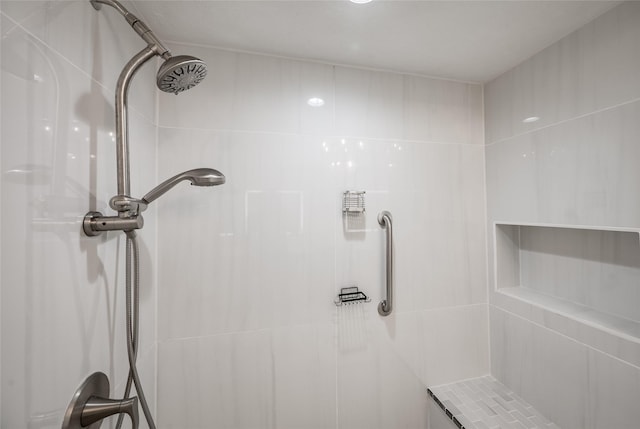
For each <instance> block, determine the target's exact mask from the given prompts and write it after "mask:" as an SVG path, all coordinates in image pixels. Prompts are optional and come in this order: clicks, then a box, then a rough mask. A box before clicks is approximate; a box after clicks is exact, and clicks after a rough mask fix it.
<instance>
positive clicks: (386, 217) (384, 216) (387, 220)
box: [378, 211, 393, 316]
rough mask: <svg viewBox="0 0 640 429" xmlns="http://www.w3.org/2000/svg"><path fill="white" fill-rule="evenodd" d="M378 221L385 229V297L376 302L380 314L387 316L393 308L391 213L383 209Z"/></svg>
mask: <svg viewBox="0 0 640 429" xmlns="http://www.w3.org/2000/svg"><path fill="white" fill-rule="evenodd" d="M378 223H379V224H380V226H382V227H383V228H386V230H387V288H386V289H387V297H386V299H383V300H382V301H380V304H378V313H380V316H388V315H389V314H391V310H393V228H392V227H391V213H389V212H388V211H383V212H380V214H378Z"/></svg>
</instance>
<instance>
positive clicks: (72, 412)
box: [62, 372, 139, 429]
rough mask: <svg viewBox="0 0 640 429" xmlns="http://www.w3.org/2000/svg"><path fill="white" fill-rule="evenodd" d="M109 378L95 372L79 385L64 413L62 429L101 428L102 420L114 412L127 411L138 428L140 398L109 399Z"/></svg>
mask: <svg viewBox="0 0 640 429" xmlns="http://www.w3.org/2000/svg"><path fill="white" fill-rule="evenodd" d="M108 396H109V379H108V378H107V376H106V375H105V374H104V373H102V372H94V373H93V374H91V375H90V376H89V377H87V379H86V380H85V381H84V382H83V383H82V384H81V385H80V387H78V390H76V393H75V394H74V395H73V398H72V399H71V402H70V403H69V406H68V407H67V411H66V412H65V414H64V420H63V422H62V429H83V428H89V429H99V428H100V425H101V424H102V420H103V419H105V418H106V417H109V416H112V415H114V414H121V413H126V414H128V415H129V417H131V427H132V428H133V429H138V423H139V417H138V398H136V397H134V398H127V399H122V400H118V399H109V398H108Z"/></svg>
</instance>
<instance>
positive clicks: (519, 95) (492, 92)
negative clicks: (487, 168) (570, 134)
mask: <svg viewBox="0 0 640 429" xmlns="http://www.w3.org/2000/svg"><path fill="white" fill-rule="evenodd" d="M639 17H640V5H638V3H637V2H626V3H624V4H622V5H621V6H619V7H616V8H614V9H612V10H611V11H609V12H607V13H606V14H604V15H603V16H601V17H599V18H598V19H596V20H594V21H593V22H591V23H589V24H587V25H585V26H584V27H582V28H580V29H579V30H577V31H576V32H574V33H572V34H570V35H569V36H567V37H565V38H564V39H562V40H561V41H559V42H557V43H555V44H553V45H551V46H550V47H548V48H546V49H545V50H543V51H541V52H540V53H539V54H537V55H535V56H534V57H532V58H531V59H529V60H527V61H525V62H524V63H522V64H521V65H519V66H518V67H516V68H514V69H512V70H510V71H508V72H506V73H504V74H503V75H502V76H500V77H498V78H497V79H495V80H494V81H492V82H490V83H489V84H487V88H486V119H487V134H486V140H487V143H492V142H496V141H500V140H502V139H506V138H509V137H512V136H514V135H517V134H520V133H523V132H527V131H529V130H532V129H536V128H540V127H544V126H547V125H551V124H554V123H556V122H560V121H564V120H568V119H572V118H575V117H578V116H581V115H584V114H589V113H592V112H594V111H597V110H600V109H604V108H609V107H612V106H616V105H618V104H620V103H625V102H627V101H630V100H634V99H637V98H638V97H640V78H638V73H637V70H638V69H640V56H638V55H637V47H638V43H639V41H640V28H639V27H638V25H637V23H638V19H639ZM531 116H537V117H539V118H540V120H539V121H537V122H535V123H530V124H527V123H523V122H522V120H523V119H525V118H528V117H531Z"/></svg>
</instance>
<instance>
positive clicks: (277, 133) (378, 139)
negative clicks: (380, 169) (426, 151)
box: [157, 125, 484, 149]
mask: <svg viewBox="0 0 640 429" xmlns="http://www.w3.org/2000/svg"><path fill="white" fill-rule="evenodd" d="M157 126H158V128H160V129H163V130H182V131H200V132H211V133H237V134H266V135H272V136H289V137H318V138H323V139H333V138H335V139H338V138H341V139H353V140H365V141H368V142H381V143H393V142H395V143H402V144H419V145H426V144H432V145H443V146H445V145H449V146H469V147H476V148H483V149H484V145H482V144H478V143H464V142H444V141H433V140H413V139H403V138H401V137H392V136H389V137H365V136H353V135H343V134H330V135H325V134H316V133H304V132H293V131H290V132H287V131H265V130H241V129H234V128H195V127H169V126H163V125H157Z"/></svg>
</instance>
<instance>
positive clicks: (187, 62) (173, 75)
mask: <svg viewBox="0 0 640 429" xmlns="http://www.w3.org/2000/svg"><path fill="white" fill-rule="evenodd" d="M206 75H207V65H206V64H205V63H204V62H203V61H202V60H200V59H198V58H196V57H192V56H190V55H178V56H176V57H169V58H168V59H167V60H166V61H165V62H164V63H163V64H162V65H161V66H160V69H159V70H158V77H157V78H156V83H157V84H158V88H159V89H160V90H161V91H164V92H171V93H173V94H176V95H178V93H180V92H182V91H186V90H187V89H191V88H193V87H194V86H196V85H197V84H199V83H200V82H202V79H204V78H205V76H206Z"/></svg>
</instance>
